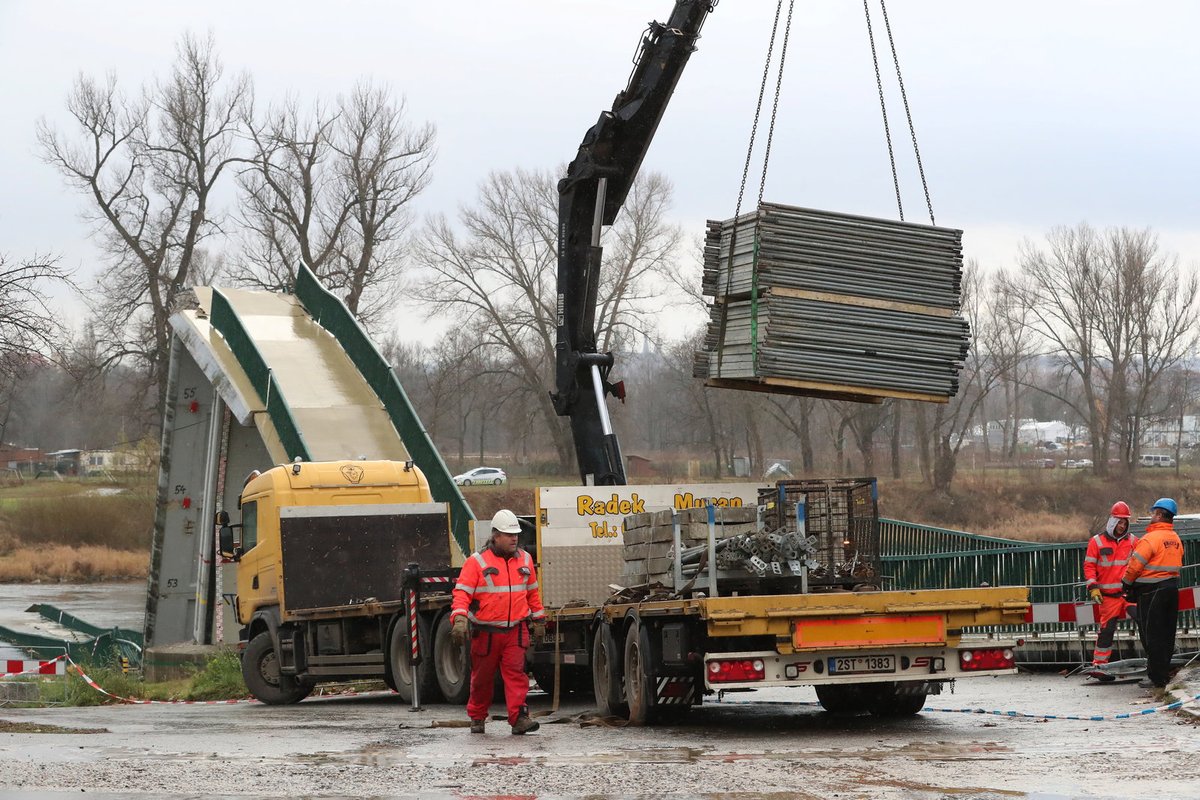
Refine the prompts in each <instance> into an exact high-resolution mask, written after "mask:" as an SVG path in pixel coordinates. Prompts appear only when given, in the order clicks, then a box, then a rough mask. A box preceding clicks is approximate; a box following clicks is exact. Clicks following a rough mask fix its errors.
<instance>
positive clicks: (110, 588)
mask: <svg viewBox="0 0 1200 800" xmlns="http://www.w3.org/2000/svg"><path fill="white" fill-rule="evenodd" d="M37 603H49V604H50V605H52V606H55V607H56V608H59V609H61V610H63V611H66V612H68V613H70V614H74V615H75V616H77V617H79V618H80V619H82V620H84V621H85V622H90V623H91V624H93V625H98V626H101V627H105V628H113V627H120V628H131V629H133V630H136V631H140V630H142V625H143V620H144V619H145V614H146V582H145V581H125V582H114V583H0V626H3V627H5V628H10V629H12V630H16V631H20V632H25V633H40V634H42V635H45V636H54V637H56V638H68V637H70V636H71V634H70V633H69V632H68V631H66V630H65V629H64V628H61V627H60V626H58V625H56V624H54V623H52V622H50V621H48V620H45V619H43V618H42V617H41V616H40V615H38V614H37V613H29V612H27V611H26V610H25V609H27V608H29V607H30V606H32V605H34V604H37ZM77 638H87V637H82V636H81V635H78V636H77ZM23 657H24V656H23V655H22V654H21V653H20V651H16V650H14V649H13V648H11V647H6V646H4V644H3V643H0V659H9V658H23Z"/></svg>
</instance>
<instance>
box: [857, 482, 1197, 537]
mask: <svg viewBox="0 0 1200 800" xmlns="http://www.w3.org/2000/svg"><path fill="white" fill-rule="evenodd" d="M879 494H880V503H879V505H880V514H881V515H882V516H886V517H891V518H893V519H902V520H907V521H910V522H920V523H923V524H926V525H936V526H938V527H943V528H953V529H956V530H962V531H969V532H971V533H978V534H983V535H986V536H1003V537H1006V538H1010V539H1023V540H1026V541H1034V542H1072V541H1083V540H1085V539H1087V537H1088V536H1090V535H1091V534H1092V533H1095V532H1096V531H1098V530H1100V529H1101V528H1102V527H1103V526H1104V522H1105V521H1106V520H1107V519H1108V510H1109V508H1110V507H1111V506H1112V504H1113V503H1114V502H1115V501H1117V500H1124V501H1126V502H1127V503H1129V505H1130V506H1131V507H1132V508H1133V510H1134V513H1135V514H1140V515H1145V514H1146V513H1147V509H1149V507H1150V505H1151V503H1153V502H1154V500H1155V499H1157V498H1159V497H1163V496H1168V497H1174V498H1175V499H1176V500H1177V501H1178V502H1179V505H1180V508H1181V510H1182V511H1184V512H1187V511H1189V510H1196V509H1197V508H1198V507H1200V486H1198V485H1197V484H1195V483H1194V482H1192V481H1190V480H1188V479H1187V478H1186V477H1181V478H1178V479H1177V478H1176V477H1175V476H1174V474H1170V475H1164V474H1161V473H1155V472H1153V471H1149V470H1144V471H1142V472H1140V473H1138V475H1137V476H1136V478H1134V479H1128V478H1120V477H1113V478H1107V479H1101V478H1096V477H1094V476H1092V475H1090V474H1084V473H1080V472H1062V471H1058V470H1045V471H1043V470H1019V471H1014V472H1007V473H1002V472H996V473H988V472H982V471H981V472H977V473H968V474H964V475H960V476H959V478H958V479H957V480H956V481H955V483H954V486H953V488H952V490H951V491H950V492H949V493H936V492H932V491H931V490H930V489H929V487H928V486H926V485H924V484H921V483H919V482H915V481H887V482H884V483H883V484H882V485H881V486H880V492H879Z"/></svg>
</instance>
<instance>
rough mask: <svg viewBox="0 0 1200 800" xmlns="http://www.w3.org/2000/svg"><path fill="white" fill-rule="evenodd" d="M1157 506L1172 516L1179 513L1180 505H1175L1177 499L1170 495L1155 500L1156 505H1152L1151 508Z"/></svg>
mask: <svg viewBox="0 0 1200 800" xmlns="http://www.w3.org/2000/svg"><path fill="white" fill-rule="evenodd" d="M1156 508H1161V509H1162V510H1163V511H1166V512H1167V513H1168V514H1170V515H1171V516H1172V517H1173V516H1175V515H1176V514H1178V513H1179V506H1177V505H1175V501H1174V500H1172V499H1171V498H1169V497H1160V498H1159V499H1157V500H1155V501H1154V505H1152V506H1150V510H1151V511H1153V510H1154V509H1156Z"/></svg>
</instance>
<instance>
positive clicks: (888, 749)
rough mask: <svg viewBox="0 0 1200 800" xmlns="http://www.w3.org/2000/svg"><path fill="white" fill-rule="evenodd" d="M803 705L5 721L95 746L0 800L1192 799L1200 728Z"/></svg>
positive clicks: (982, 686)
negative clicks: (517, 724) (608, 713)
mask: <svg viewBox="0 0 1200 800" xmlns="http://www.w3.org/2000/svg"><path fill="white" fill-rule="evenodd" d="M813 700H814V695H813V694H812V692H811V690H807V689H796V690H775V691H770V692H758V693H749V694H739V695H730V696H727V697H726V698H725V701H724V702H721V703H712V704H710V705H705V706H704V707H702V708H698V709H693V710H692V711H690V712H689V713H688V714H687V715H686V716H684V717H682V718H680V719H679V720H675V721H672V722H671V723H670V724H666V725H661V726H656V727H648V728H622V727H612V726H608V725H604V724H599V725H594V724H590V723H589V724H587V725H581V723H580V718H579V715H581V714H584V712H586V711H588V707H587V706H586V705H585V704H583V703H573V704H564V706H563V707H562V708H561V709H560V710H559V711H557V712H553V713H551V712H550V708H549V705H550V698H548V697H546V696H545V695H542V694H540V693H536V692H535V693H533V694H531V695H530V701H531V705H532V707H533V710H534V712H535V713H538V712H546V713H544V714H543V715H542V716H541V717H540V719H541V720H542V721H543V725H542V728H541V730H540V731H538V732H536V733H534V734H530V735H527V736H523V737H519V736H512V735H511V734H510V733H509V732H508V726H507V724H505V723H504V722H503V721H493V722H491V723H489V725H488V730H487V732H486V733H485V734H484V735H482V736H479V735H472V734H470V733H468V731H467V730H466V728H465V727H461V726H462V725H463V722H464V714H463V712H462V711H461V710H460V709H457V708H450V707H447V706H431V707H429V708H427V709H425V710H423V711H421V712H417V713H413V712H411V711H409V710H408V708H407V707H406V706H405V705H404V704H403V703H401V702H399V700H398V698H396V697H395V696H394V695H370V696H360V697H352V698H312V699H309V700H306V701H304V702H302V703H300V704H298V705H295V706H288V707H266V706H262V705H259V704H256V703H239V704H234V705H225V704H221V705H218V704H214V705H183V704H176V705H169V704H165V705H150V706H119V707H112V706H109V707H99V708H61V709H20V710H18V709H5V710H3V711H0V718H3V719H6V720H10V721H26V722H39V723H46V724H53V725H58V726H64V727H67V728H70V727H86V728H103V729H105V731H106V732H103V733H91V734H77V733H71V732H62V733H49V734H0V797H44V798H51V797H57V796H59V795H60V794H64V795H65V794H71V795H72V796H78V794H79V793H80V792H86V793H89V794H99V796H101V797H113V798H115V797H147V796H163V797H174V798H185V797H201V796H203V797H215V796H238V797H289V796H290V797H295V796H318V797H351V796H353V797H405V798H407V797H414V798H415V797H421V798H442V797H445V798H464V797H494V796H508V797H511V796H517V797H528V798H534V797H536V798H546V799H549V798H558V797H563V798H567V797H570V798H580V797H589V798H621V797H637V798H642V797H647V798H648V797H704V798H737V799H738V800H749V799H750V798H784V797H798V798H812V797H819V798H824V797H837V798H922V799H923V798H948V797H955V798H988V799H990V798H1006V797H1036V798H1044V799H1045V800H1051V799H1057V798H1077V797H1078V798H1085V797H1086V798H1145V797H1148V796H1149V797H1158V798H1191V797H1200V782H1198V779H1197V775H1196V765H1197V764H1200V752H1198V750H1200V727H1197V725H1196V724H1195V722H1194V720H1192V719H1191V718H1183V717H1180V716H1177V715H1175V714H1172V713H1156V714H1150V715H1146V716H1141V717H1136V718H1134V719H1130V720H1124V721H1100V722H1098V721H1069V720H1050V721H1046V720H1037V719H1028V718H1020V717H1016V718H1009V717H999V716H991V715H984V714H979V713H957V712H953V713H946V712H929V711H927V712H924V713H922V714H920V715H918V716H915V717H910V718H905V719H879V718H876V717H872V716H869V715H851V716H842V715H831V714H827V713H825V712H823V711H822V710H820V708H819V707H818V706H816V705H815V704H814V703H813ZM1155 704H1156V701H1155V700H1154V699H1153V698H1151V697H1150V695H1149V694H1148V693H1147V692H1145V691H1144V690H1141V689H1138V688H1137V687H1136V686H1135V685H1131V684H1117V685H1106V686H1096V685H1089V684H1086V683H1084V682H1082V681H1080V680H1078V679H1076V678H1070V679H1065V678H1063V677H1060V676H1058V675H1045V674H1042V675H1018V676H1012V677H1005V678H983V679H975V680H971V681H962V682H960V683H959V684H958V686H957V691H956V693H955V694H954V695H942V696H939V697H931V698H930V701H929V705H930V706H931V707H946V708H977V709H984V710H1010V709H1011V710H1017V711H1023V712H1027V713H1033V714H1047V713H1056V714H1079V713H1084V712H1086V713H1090V714H1102V715H1115V714H1120V713H1129V712H1131V711H1132V712H1136V711H1140V710H1142V709H1146V708H1152V707H1154V706H1155ZM493 710H494V712H499V711H500V709H498V708H496V709H493ZM1098 775H1099V776H1103V778H1102V779H1097V778H1096V777H1095V776H1098Z"/></svg>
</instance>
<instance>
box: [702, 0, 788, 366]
mask: <svg viewBox="0 0 1200 800" xmlns="http://www.w3.org/2000/svg"><path fill="white" fill-rule="evenodd" d="M795 4H796V0H789V2H788V14H787V22H786V23H785V26H784V33H783V49H782V50H781V52H780V58H779V74H778V77H777V78H776V81H775V99H774V103H773V104H772V106H771V123H770V126H769V128H768V131H767V146H766V154H765V155H764V157H763V170H762V179H761V180H760V181H759V185H758V202H759V203H762V196H763V190H764V189H765V188H766V184H767V162H768V161H769V160H770V158H771V142H772V140H773V139H774V137H775V117H776V115H777V113H778V111H779V90H780V87H781V85H782V83H783V65H784V61H785V60H786V59H787V45H788V39H789V38H791V32H792V10H793V8H794V7H795ZM782 14H783V0H778V2H777V3H776V4H775V20H774V22H773V23H772V24H771V39H770V42H769V43H768V44H767V58H766V61H765V63H764V64H763V74H762V81H761V82H760V84H759V87H758V103H757V104H756V105H755V107H754V122H753V124H752V125H751V126H750V144H749V146H748V147H747V148H746V163H745V165H743V167H742V182H741V184H740V185H739V186H738V196H737V204H736V205H735V206H734V211H733V231H732V232H731V234H730V238H729V260H728V265H727V268H726V272H725V297H726V298H728V296H729V292H730V288H731V285H732V282H733V254H734V249H735V248H736V246H737V219H738V217H739V216H741V213H742V199H743V198H744V197H745V194H746V181H747V180H748V179H749V177H750V163H751V162H752V161H753V159H754V141H755V139H756V138H757V136H758V122H759V119H760V118H761V116H762V106H763V98H765V97H766V94H767V80H768V79H769V78H770V76H771V62H772V57H773V55H774V53H775V39H776V38H777V36H778V34H779V17H780V16H781V15H782ZM755 208H756V210H757V206H756V207H755ZM728 316H729V303H728V300H726V302H725V303H724V304H723V305H722V308H721V326H720V332H719V334H718V337H717V373H718V374H720V371H721V362H722V360H723V358H724V355H725V346H724V344H725V327H726V324H727V321H728Z"/></svg>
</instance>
